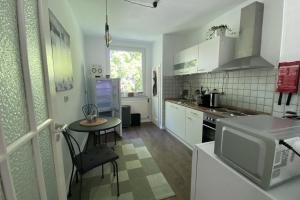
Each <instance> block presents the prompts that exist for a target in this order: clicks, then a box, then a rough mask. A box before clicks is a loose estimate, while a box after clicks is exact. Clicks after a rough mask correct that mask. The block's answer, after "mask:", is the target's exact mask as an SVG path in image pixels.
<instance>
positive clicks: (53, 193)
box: [39, 129, 58, 200]
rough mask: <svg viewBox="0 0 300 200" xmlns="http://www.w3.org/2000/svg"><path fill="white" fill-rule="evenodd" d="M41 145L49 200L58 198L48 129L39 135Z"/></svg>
mask: <svg viewBox="0 0 300 200" xmlns="http://www.w3.org/2000/svg"><path fill="white" fill-rule="evenodd" d="M39 145H40V150H41V157H42V165H43V170H44V177H45V184H46V190H47V197H48V200H52V199H53V200H55V199H58V196H57V187H56V176H55V171H54V170H55V169H54V161H53V153H52V144H51V135H50V131H49V130H48V129H46V130H44V131H42V132H41V134H40V135H39Z"/></svg>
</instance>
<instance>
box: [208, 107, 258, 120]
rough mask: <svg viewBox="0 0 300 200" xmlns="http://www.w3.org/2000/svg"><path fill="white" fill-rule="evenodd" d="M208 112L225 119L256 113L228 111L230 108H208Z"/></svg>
mask: <svg viewBox="0 0 300 200" xmlns="http://www.w3.org/2000/svg"><path fill="white" fill-rule="evenodd" d="M208 111H209V112H210V113H211V114H213V113H218V115H223V116H224V118H225V117H226V118H227V117H236V116H248V115H255V114H256V113H254V112H249V111H240V110H235V109H230V108H210V109H208Z"/></svg>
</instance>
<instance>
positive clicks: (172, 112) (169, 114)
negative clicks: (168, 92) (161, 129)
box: [165, 102, 175, 132]
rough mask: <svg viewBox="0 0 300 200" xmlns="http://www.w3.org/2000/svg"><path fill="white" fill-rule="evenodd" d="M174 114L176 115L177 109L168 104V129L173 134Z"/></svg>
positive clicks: (166, 116) (166, 117)
mask: <svg viewBox="0 0 300 200" xmlns="http://www.w3.org/2000/svg"><path fill="white" fill-rule="evenodd" d="M174 113H175V109H174V108H173V107H172V104H171V103H169V102H166V113H165V114H166V115H165V122H166V128H167V129H169V130H170V131H172V132H174V130H175V126H174V122H173V120H172V116H173V115H174Z"/></svg>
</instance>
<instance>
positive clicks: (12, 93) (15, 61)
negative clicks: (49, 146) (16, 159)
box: [0, 0, 29, 144]
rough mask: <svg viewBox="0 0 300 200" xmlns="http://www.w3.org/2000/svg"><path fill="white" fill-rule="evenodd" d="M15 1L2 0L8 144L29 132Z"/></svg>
mask: <svg viewBox="0 0 300 200" xmlns="http://www.w3.org/2000/svg"><path fill="white" fill-rule="evenodd" d="M16 8H17V4H16V0H0V30H1V31H0V38H1V39H0V82H1V84H0V94H1V96H0V113H1V116H2V117H1V119H0V120H1V124H2V129H3V132H4V137H5V140H6V143H7V144H11V143H12V142H14V141H15V140H17V139H18V138H20V137H21V136H23V135H25V134H26V133H28V132H29V125H28V116H27V113H28V112H27V108H26V99H25V90H24V82H23V74H22V67H21V59H20V53H19V52H20V48H19V43H18V41H19V35H18V26H17V9H16Z"/></svg>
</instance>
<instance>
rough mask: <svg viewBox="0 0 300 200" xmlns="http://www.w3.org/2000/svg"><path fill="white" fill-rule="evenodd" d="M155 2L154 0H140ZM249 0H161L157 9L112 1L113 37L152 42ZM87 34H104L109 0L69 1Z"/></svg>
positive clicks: (116, 0) (193, 25) (109, 7)
mask: <svg viewBox="0 0 300 200" xmlns="http://www.w3.org/2000/svg"><path fill="white" fill-rule="evenodd" d="M138 1H144V2H152V0H138ZM244 1H246V0H160V2H159V6H158V8H156V9H152V8H145V7H140V6H137V5H133V4H129V3H127V2H125V1H124V0H108V15H109V24H110V29H111V34H112V35H113V37H117V38H126V39H137V40H147V41H151V40H153V39H155V38H156V37H157V36H159V35H161V34H163V33H173V32H179V31H184V30H189V29H195V28H197V27H200V26H201V25H203V24H205V23H207V22H208V21H209V20H211V19H213V18H214V17H216V16H218V15H220V14H222V13H224V12H226V11H228V10H230V9H231V8H233V7H234V6H236V5H238V4H240V3H242V2H244ZM69 2H70V4H71V7H72V9H73V11H74V13H75V17H76V18H77V20H78V23H79V25H80V27H81V28H82V30H83V32H84V33H85V34H89V35H100V34H101V35H103V34H104V23H105V0H69Z"/></svg>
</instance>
